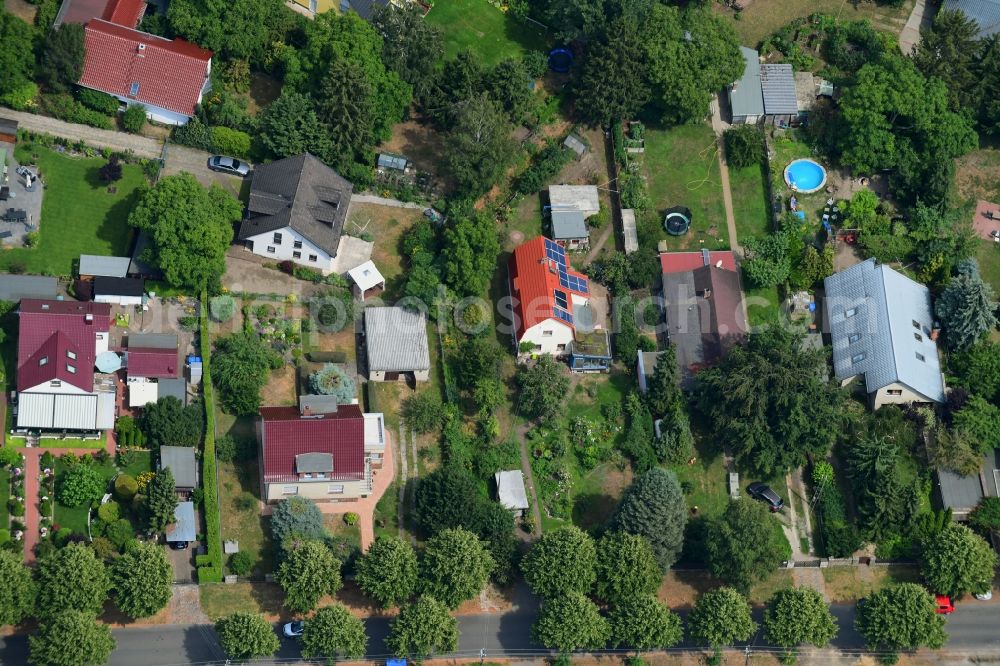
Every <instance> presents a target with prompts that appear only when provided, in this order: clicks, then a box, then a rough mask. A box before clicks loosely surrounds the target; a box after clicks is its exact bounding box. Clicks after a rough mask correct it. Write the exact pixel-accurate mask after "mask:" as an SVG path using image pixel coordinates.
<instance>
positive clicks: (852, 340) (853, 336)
mask: <svg viewBox="0 0 1000 666" xmlns="http://www.w3.org/2000/svg"><path fill="white" fill-rule="evenodd" d="M860 339H861V334H860V333H851V335H850V337H848V338H847V343H848V344H853V343H855V342H857V341H858V340H860Z"/></svg>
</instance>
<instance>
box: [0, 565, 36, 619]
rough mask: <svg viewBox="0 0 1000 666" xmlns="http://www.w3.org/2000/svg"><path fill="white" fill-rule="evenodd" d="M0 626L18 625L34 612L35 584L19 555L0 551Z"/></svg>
mask: <svg viewBox="0 0 1000 666" xmlns="http://www.w3.org/2000/svg"><path fill="white" fill-rule="evenodd" d="M0 580H2V581H3V582H4V583H3V585H0V626H4V625H11V624H20V623H21V620H23V619H24V618H26V617H28V616H29V615H31V614H32V612H33V611H34V610H35V593H36V588H35V582H34V580H32V578H31V569H29V568H27V567H26V566H24V562H23V560H22V558H21V556H20V553H14V552H11V551H9V550H0Z"/></svg>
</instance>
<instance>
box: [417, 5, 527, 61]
mask: <svg viewBox="0 0 1000 666" xmlns="http://www.w3.org/2000/svg"><path fill="white" fill-rule="evenodd" d="M427 22H428V23H430V24H431V25H436V26H437V27H439V28H440V29H441V32H442V33H443V34H444V54H445V57H446V58H454V57H455V55H456V54H457V53H459V52H460V51H463V50H466V49H468V50H470V51H472V53H473V54H475V56H476V60H477V61H479V63H480V64H481V65H485V66H487V67H492V66H493V65H496V64H497V63H498V62H500V61H501V60H503V59H505V58H520V57H522V56H523V55H524V54H525V53H527V52H528V51H542V50H544V49H545V48H546V39H545V35H544V33H543V32H542V29H541V28H539V27H537V26H535V25H533V24H531V23H528V22H522V21H518V20H517V19H515V18H514V17H513V16H509V15H508V14H505V13H504V12H502V11H500V10H499V9H497V8H496V7H494V6H493V5H491V4H490V3H488V2H486V0H441V1H440V2H438V3H436V4H435V6H434V9H432V10H431V11H430V13H428V14H427Z"/></svg>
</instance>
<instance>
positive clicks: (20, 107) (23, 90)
mask: <svg viewBox="0 0 1000 666" xmlns="http://www.w3.org/2000/svg"><path fill="white" fill-rule="evenodd" d="M37 99H38V84H37V83H35V82H34V81H25V82H24V83H22V84H21V85H19V86H18V87H16V88H14V89H13V90H9V91H7V92H6V93H5V94H3V95H0V104H3V105H4V106H9V107H10V108H12V109H14V110H15V111H27V110H28V109H30V108H32V107H34V106H35V104H36V100H37Z"/></svg>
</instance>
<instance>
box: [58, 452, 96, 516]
mask: <svg viewBox="0 0 1000 666" xmlns="http://www.w3.org/2000/svg"><path fill="white" fill-rule="evenodd" d="M105 487H106V486H105V480H104V477H103V476H101V473H100V472H98V471H97V470H96V469H94V467H93V466H92V465H90V464H86V463H82V462H81V463H78V464H77V465H75V466H73V467H71V468H69V469H68V470H66V471H65V472H64V473H63V474H62V478H61V479H60V483H59V486H58V488H57V496H58V498H59V502H60V503H61V504H63V505H64V506H69V507H77V506H85V505H87V504H90V503H91V502H93V501H94V500H96V499H100V497H101V495H102V494H104V489H105Z"/></svg>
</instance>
